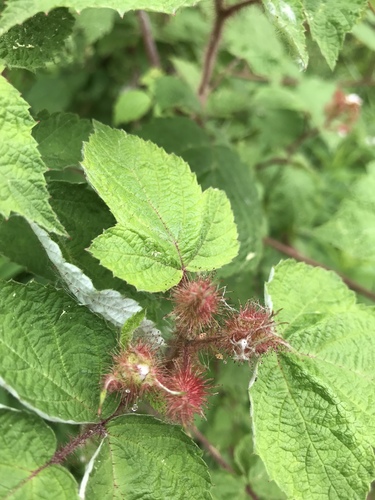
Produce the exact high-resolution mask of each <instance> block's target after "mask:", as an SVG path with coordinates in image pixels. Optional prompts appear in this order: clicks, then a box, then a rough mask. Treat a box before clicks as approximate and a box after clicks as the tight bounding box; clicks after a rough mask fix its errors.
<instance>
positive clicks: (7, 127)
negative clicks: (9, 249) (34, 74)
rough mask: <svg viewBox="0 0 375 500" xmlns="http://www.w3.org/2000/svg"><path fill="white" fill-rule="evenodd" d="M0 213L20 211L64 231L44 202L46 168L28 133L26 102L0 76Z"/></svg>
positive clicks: (32, 218) (36, 220)
mask: <svg viewBox="0 0 375 500" xmlns="http://www.w3.org/2000/svg"><path fill="white" fill-rule="evenodd" d="M0 110H1V113H0V168H1V172H2V175H1V180H0V213H1V214H2V215H4V216H5V217H9V215H10V213H11V212H16V213H18V214H20V215H23V216H24V217H25V218H26V219H28V220H30V221H34V222H36V223H38V224H39V225H41V226H43V227H44V228H45V229H47V230H48V231H54V232H56V233H59V234H64V228H63V227H62V225H61V224H60V223H59V222H58V220H57V218H56V216H55V214H54V213H53V212H52V209H51V207H50V206H49V204H48V192H47V189H46V183H45V180H44V177H43V172H44V171H45V170H46V168H45V166H44V164H43V162H42V160H41V158H40V155H39V152H38V150H37V144H36V142H35V140H34V139H33V138H32V136H31V129H32V127H33V126H34V122H33V120H32V118H31V117H30V114H29V112H28V105H27V103H26V102H25V101H24V100H23V99H22V98H21V96H20V94H19V92H18V91H17V90H16V89H15V88H14V87H12V86H11V85H10V84H9V83H8V82H7V81H6V79H5V78H4V77H2V76H1V77H0Z"/></svg>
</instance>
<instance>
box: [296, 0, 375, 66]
mask: <svg viewBox="0 0 375 500" xmlns="http://www.w3.org/2000/svg"><path fill="white" fill-rule="evenodd" d="M366 7H367V1H366V0H340V1H336V0H327V1H324V2H322V1H321V0H303V8H304V11H305V15H306V19H307V22H308V23H309V26H310V31H311V35H312V37H313V39H314V40H315V41H316V42H317V44H318V45H319V48H320V50H321V52H322V54H323V56H324V57H325V59H326V61H327V63H328V65H329V67H330V68H331V69H333V68H334V67H335V64H336V61H337V58H338V55H339V51H340V49H341V47H342V44H343V42H344V38H345V34H346V33H348V32H349V31H351V30H352V29H353V27H354V25H355V24H356V23H357V21H359V19H360V17H361V15H362V13H363V12H364V10H365V9H366Z"/></svg>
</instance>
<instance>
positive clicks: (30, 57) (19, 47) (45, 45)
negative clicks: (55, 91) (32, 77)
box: [0, 9, 74, 70]
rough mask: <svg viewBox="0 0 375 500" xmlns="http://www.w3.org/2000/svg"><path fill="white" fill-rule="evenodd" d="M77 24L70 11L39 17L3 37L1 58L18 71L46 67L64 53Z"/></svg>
mask: <svg viewBox="0 0 375 500" xmlns="http://www.w3.org/2000/svg"><path fill="white" fill-rule="evenodd" d="M0 22H1V21H0ZM73 24H74V17H73V16H72V15H71V14H70V13H69V11H68V10H67V9H55V10H53V11H52V12H51V13H50V14H49V15H48V16H46V15H45V14H44V13H40V14H37V15H36V16H34V17H32V18H31V19H29V20H27V21H26V22H25V23H23V24H21V25H20V26H13V28H11V29H10V30H9V31H8V32H7V33H5V34H4V35H2V36H0V59H3V60H4V61H5V64H6V65H7V66H10V67H15V68H26V69H29V70H35V69H36V68H40V67H44V66H45V65H46V63H47V62H50V61H53V60H54V59H55V57H56V56H57V55H59V53H61V52H62V51H63V49H64V42H65V40H66V38H67V37H68V36H69V35H70V34H71V32H72V27H73Z"/></svg>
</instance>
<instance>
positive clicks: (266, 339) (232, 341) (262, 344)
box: [223, 302, 286, 361]
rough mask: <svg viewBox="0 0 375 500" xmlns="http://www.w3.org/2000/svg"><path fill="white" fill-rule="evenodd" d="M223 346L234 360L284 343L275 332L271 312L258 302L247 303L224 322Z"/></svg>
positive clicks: (257, 353) (247, 358) (258, 354)
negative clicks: (224, 336) (224, 335)
mask: <svg viewBox="0 0 375 500" xmlns="http://www.w3.org/2000/svg"><path fill="white" fill-rule="evenodd" d="M225 330H226V334H227V336H226V338H225V340H224V343H223V344H224V348H225V349H226V350H227V351H229V353H230V355H231V356H232V357H233V359H234V360H236V361H248V360H249V359H250V358H251V357H253V356H260V355H261V354H264V353H266V352H267V351H269V350H270V349H273V350H275V349H277V347H278V346H280V345H286V343H285V342H284V341H283V340H282V339H281V338H280V337H279V336H278V335H276V334H275V322H274V320H273V314H272V312H270V311H268V310H267V309H266V308H264V307H262V306H261V305H260V304H258V303H254V302H253V303H251V302H250V303H248V304H247V305H246V306H245V307H244V308H241V310H240V311H239V312H238V313H236V314H234V315H232V317H231V318H229V319H228V320H227V322H226V324H225Z"/></svg>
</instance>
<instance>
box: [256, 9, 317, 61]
mask: <svg viewBox="0 0 375 500" xmlns="http://www.w3.org/2000/svg"><path fill="white" fill-rule="evenodd" d="M263 5H264V7H265V9H266V11H267V12H268V14H269V17H270V20H271V21H272V22H273V23H274V24H275V25H276V26H277V27H278V29H279V30H280V31H281V32H282V33H283V34H284V35H285V37H286V38H287V40H288V42H289V43H290V45H291V46H292V47H294V49H295V51H296V52H297V54H298V56H299V58H300V61H301V65H302V66H303V67H304V68H306V67H307V62H308V55H307V51H306V40H305V33H304V32H305V29H304V27H303V23H304V21H305V17H304V12H303V6H302V2H301V0H286V1H285V0H263Z"/></svg>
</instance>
